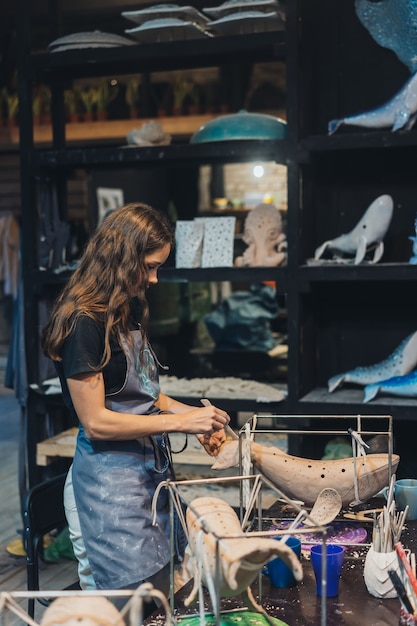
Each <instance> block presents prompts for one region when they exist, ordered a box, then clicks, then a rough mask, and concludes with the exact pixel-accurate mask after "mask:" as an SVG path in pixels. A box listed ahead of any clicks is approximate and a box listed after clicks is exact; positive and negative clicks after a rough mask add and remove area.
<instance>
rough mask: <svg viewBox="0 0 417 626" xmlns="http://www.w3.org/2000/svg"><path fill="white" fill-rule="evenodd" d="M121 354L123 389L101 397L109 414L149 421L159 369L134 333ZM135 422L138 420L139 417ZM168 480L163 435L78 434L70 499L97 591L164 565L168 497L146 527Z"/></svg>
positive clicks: (136, 579) (140, 578)
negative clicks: (107, 437)
mask: <svg viewBox="0 0 417 626" xmlns="http://www.w3.org/2000/svg"><path fill="white" fill-rule="evenodd" d="M132 337H133V341H134V347H133V350H132V349H128V346H127V342H126V345H125V346H124V347H125V350H128V351H127V352H126V354H127V372H126V379H125V382H124V385H123V387H122V388H121V389H120V390H119V391H118V392H116V393H115V394H113V395H111V396H106V406H107V408H109V409H111V410H113V411H117V412H121V413H134V414H137V415H144V414H155V415H157V414H158V413H159V410H158V409H157V408H156V407H155V404H154V403H155V400H156V399H157V398H158V396H159V384H158V369H157V364H156V363H155V359H154V357H153V354H152V352H151V351H150V349H148V348H145V351H144V353H143V354H142V359H141V360H139V355H140V351H141V349H142V341H141V335H140V332H139V331H133V332H132ZM138 419H140V417H138ZM169 477H171V470H170V461H169V449H168V442H167V438H166V436H165V435H163V436H155V437H143V438H140V439H138V440H134V441H90V440H89V439H87V437H86V436H85V433H84V431H83V429H82V427H81V428H80V432H79V435H78V439H77V449H76V453H75V457H74V463H73V484H74V494H75V500H76V503H77V509H78V514H79V518H80V526H81V532H82V536H83V540H84V543H85V547H86V553H87V557H88V560H89V562H90V566H91V569H92V572H93V576H94V580H95V582H96V585H97V588H99V589H120V588H123V587H127V586H131V585H133V584H136V583H137V584H140V583H141V582H142V581H144V580H146V579H147V578H149V577H150V576H152V575H154V574H156V573H157V572H158V571H159V570H161V569H162V568H163V567H164V566H165V565H166V564H167V563H168V562H169V560H170V543H169V515H168V494H167V490H165V489H162V490H161V493H160V495H159V498H158V502H157V511H158V514H157V525H156V526H153V525H152V498H153V495H154V492H155V489H156V487H157V486H158V484H159V483H160V482H161V481H162V480H166V479H167V478H169Z"/></svg>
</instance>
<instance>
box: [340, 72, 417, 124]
mask: <svg viewBox="0 0 417 626" xmlns="http://www.w3.org/2000/svg"><path fill="white" fill-rule="evenodd" d="M416 117H417V73H415V74H413V75H412V76H411V78H409V79H408V81H407V82H406V83H405V85H404V86H403V87H402V89H400V91H398V92H397V93H396V94H395V96H394V97H393V98H392V99H391V100H389V101H388V102H386V103H385V104H383V105H382V106H380V107H378V108H376V109H371V110H369V111H364V112H363V113H357V114H356V115H350V116H348V117H343V118H341V119H336V120H331V121H330V122H329V124H328V132H329V135H332V134H333V133H335V132H336V131H337V129H338V128H340V127H341V126H343V125H345V126H362V127H365V128H391V130H392V132H395V131H396V130H400V129H401V128H403V129H404V130H411V128H412V127H413V126H414V123H415V121H416Z"/></svg>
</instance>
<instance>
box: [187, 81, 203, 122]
mask: <svg viewBox="0 0 417 626" xmlns="http://www.w3.org/2000/svg"><path fill="white" fill-rule="evenodd" d="M186 91H187V93H186V96H185V100H186V103H187V113H188V114H189V115H197V114H198V113H199V110H200V90H199V87H198V85H197V84H196V83H195V82H194V81H192V80H188V81H187V84H186Z"/></svg>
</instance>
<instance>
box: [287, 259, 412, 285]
mask: <svg viewBox="0 0 417 626" xmlns="http://www.w3.org/2000/svg"><path fill="white" fill-rule="evenodd" d="M299 275H300V279H301V281H302V283H301V284H304V285H305V284H307V283H313V282H328V283H334V282H387V281H403V282H416V281H417V265H411V264H408V263H375V264H371V263H369V264H360V265H352V264H343V263H327V262H326V263H323V264H321V265H303V266H302V267H300V269H299Z"/></svg>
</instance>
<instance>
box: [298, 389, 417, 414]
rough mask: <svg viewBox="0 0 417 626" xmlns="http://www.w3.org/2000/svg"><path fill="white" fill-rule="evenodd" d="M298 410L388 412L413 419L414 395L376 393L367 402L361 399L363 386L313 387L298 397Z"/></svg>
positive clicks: (414, 410) (306, 411)
mask: <svg viewBox="0 0 417 626" xmlns="http://www.w3.org/2000/svg"><path fill="white" fill-rule="evenodd" d="M298 405H299V407H300V413H316V412H323V413H325V414H328V415H330V414H340V415H345V414H347V413H349V414H355V413H356V414H358V415H363V416H364V417H366V416H367V415H371V416H373V415H391V416H392V417H393V418H394V420H396V419H397V420H407V421H411V420H416V419H417V417H416V400H415V398H401V397H394V396H387V395H383V394H381V395H379V396H377V397H376V398H374V399H373V400H372V401H371V402H367V403H365V402H363V389H358V388H356V389H352V388H351V389H349V388H348V389H346V388H345V389H341V390H336V391H333V392H332V393H329V392H328V391H327V388H325V387H317V388H316V389H313V390H312V391H310V392H309V393H308V394H306V395H305V396H303V397H302V398H300V400H299V402H298Z"/></svg>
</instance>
